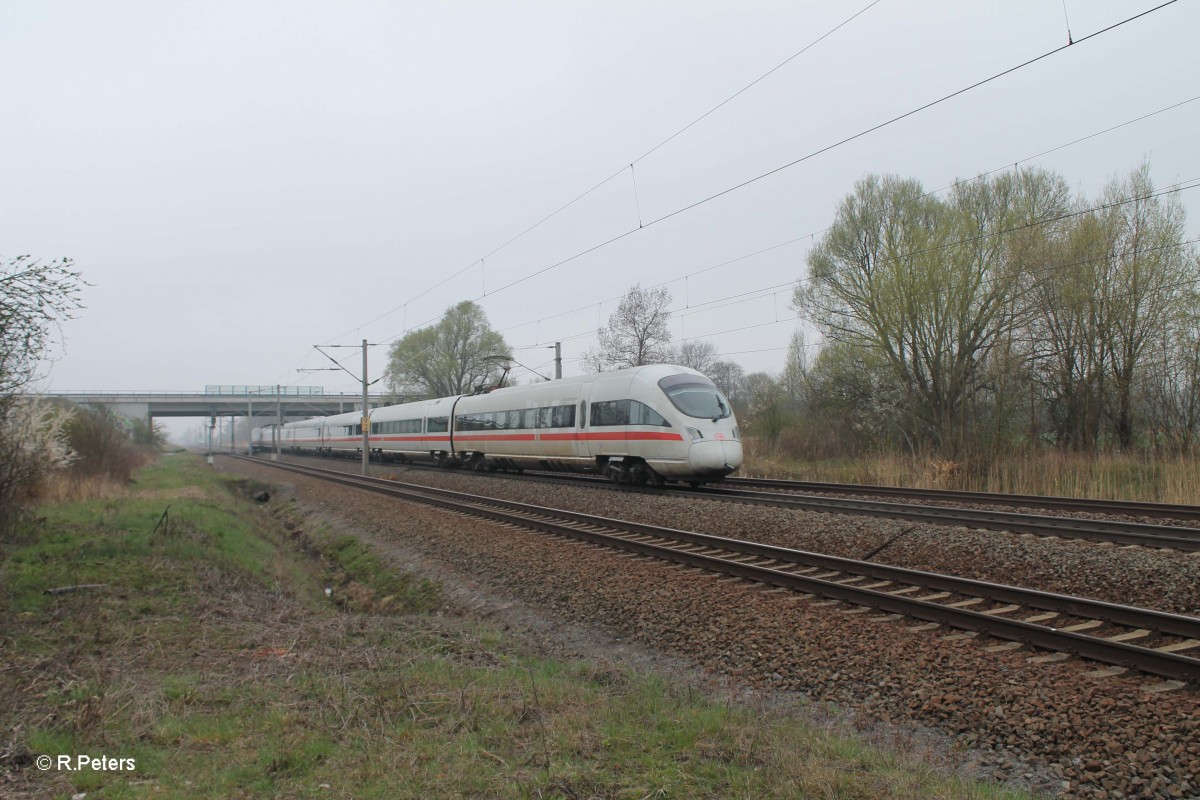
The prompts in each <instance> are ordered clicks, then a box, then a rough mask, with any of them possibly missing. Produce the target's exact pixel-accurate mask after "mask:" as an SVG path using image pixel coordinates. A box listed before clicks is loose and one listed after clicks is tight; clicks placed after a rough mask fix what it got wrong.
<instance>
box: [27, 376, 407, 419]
mask: <svg viewBox="0 0 1200 800" xmlns="http://www.w3.org/2000/svg"><path fill="white" fill-rule="evenodd" d="M42 396H43V397H50V398H54V397H57V398H64V399H67V400H70V401H72V402H74V403H76V404H78V405H80V406H85V407H86V406H107V407H108V408H111V409H112V410H113V411H115V412H116V413H118V414H120V415H121V416H124V417H129V418H131V419H146V420H152V419H154V418H155V417H265V418H269V420H267V421H271V422H273V421H275V419H277V418H279V417H282V418H283V419H285V420H286V419H300V418H304V417H318V416H329V415H330V414H340V413H342V412H343V411H359V410H361V408H362V394H354V393H337V394H326V393H325V390H324V389H323V388H322V387H320V386H224V385H213V386H205V387H204V391H203V392H195V391H191V392H189V391H140V392H135V391H109V390H88V391H54V392H43V393H42ZM367 399H368V401H369V405H370V406H371V408H377V407H379V406H382V405H387V404H390V403H394V402H397V401H396V400H394V399H392V396H391V395H384V394H373V395H368V398H367Z"/></svg>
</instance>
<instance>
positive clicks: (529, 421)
mask: <svg viewBox="0 0 1200 800" xmlns="http://www.w3.org/2000/svg"><path fill="white" fill-rule="evenodd" d="M522 416H523V419H522V421H521V427H522V428H526V429H529V428H536V427H537V409H536V408H527V409H525V411H524V412H522Z"/></svg>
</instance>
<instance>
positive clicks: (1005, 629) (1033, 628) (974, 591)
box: [232, 456, 1200, 683]
mask: <svg viewBox="0 0 1200 800" xmlns="http://www.w3.org/2000/svg"><path fill="white" fill-rule="evenodd" d="M232 457H233V458H237V459H240V460H250V461H253V462H254V463H259V464H263V463H265V464H267V465H269V466H273V467H276V468H279V469H283V470H287V471H291V472H295V473H298V474H302V475H306V476H309V477H315V478H319V479H322V480H327V481H331V482H334V483H339V484H342V485H345V486H350V487H353V488H359V489H365V490H368V491H372V492H376V493H382V494H386V495H390V496H394V497H398V498H401V499H405V500H410V501H416V502H420V503H424V504H427V505H433V506H436V507H440V508H445V509H448V510H452V511H455V512H458V513H467V514H472V515H476V516H481V517H485V518H487V519H491V520H493V521H498V522H506V523H509V524H514V525H518V526H520V527H525V528H531V529H534V530H539V531H542V532H544V533H549V534H553V535H560V536H567V537H571V538H575V539H581V540H584V541H589V542H592V543H593V544H597V545H601V546H604V547H614V548H619V549H623V550H628V551H631V552H635V553H639V554H641V555H646V556H650V557H653V558H657V559H666V560H669V561H673V562H676V563H679V564H683V565H685V566H690V567H697V568H700V569H703V570H708V571H713V572H721V573H724V574H728V575H734V576H737V577H740V578H745V579H748V580H751V581H755V582H758V583H762V584H766V585H770V586H778V587H781V588H787V589H792V590H795V591H801V592H806V593H811V594H815V595H821V596H823V597H829V598H833V599H837V600H841V601H845V602H848V603H852V604H855V605H860V606H868V607H873V608H878V609H880V610H882V611H888V612H890V613H897V614H903V615H906V616H910V617H915V618H917V619H922V620H927V621H930V622H937V623H943V624H946V625H949V626H951V627H954V628H959V629H964V630H973V631H978V632H982V633H986V634H988V635H991V636H995V637H997V638H1001V639H1008V640H1013V641H1020V642H1024V643H1027V644H1030V645H1033V646H1035V647H1041V648H1044V649H1048V650H1054V651H1059V652H1069V653H1074V654H1076V655H1078V656H1080V657H1083V658H1087V659H1091V660H1095V661H1100V662H1103V663H1108V664H1116V665H1120V666H1124V667H1130V668H1133V669H1136V670H1139V671H1142V672H1146V673H1150V674H1155V675H1160V676H1164V677H1170V678H1177V679H1180V680H1185V681H1189V682H1192V683H1196V682H1200V658H1193V657H1190V656H1185V655H1181V654H1179V653H1175V652H1164V651H1162V650H1158V649H1154V648H1149V647H1143V646H1141V645H1135V644H1131V643H1129V642H1124V641H1116V640H1114V639H1110V638H1104V637H1096V636H1089V635H1086V634H1082V633H1078V632H1074V631H1066V630H1057V629H1055V628H1053V627H1049V626H1045V625H1038V624H1034V623H1032V622H1029V621H1025V620H1016V619H1007V618H1005V617H1002V616H999V615H997V614H995V613H992V614H989V613H986V612H979V611H971V610H969V609H966V608H956V607H953V606H948V605H943V604H939V603H934V602H931V601H930V600H929V599H928V598H926V599H921V598H910V597H904V596H902V595H899V594H896V593H892V592H882V591H877V590H876V589H870V588H865V587H855V586H852V585H849V584H846V583H843V582H834V581H828V580H824V579H822V578H816V577H810V576H807V575H804V574H797V573H794V572H789V571H787V570H786V569H779V568H775V567H767V566H759V565H753V564H747V563H743V562H739V561H735V560H730V559H727V558H720V557H717V556H714V555H712V554H704V553H698V552H694V551H689V550H681V549H678V548H677V547H668V546H664V545H661V544H654V543H651V542H647V541H644V540H642V541H639V540H635V539H629V538H627V537H628V536H630V535H634V536H648V537H653V538H657V539H662V540H667V541H670V542H675V543H683V544H688V545H698V546H702V547H707V548H716V549H719V550H725V551H729V552H733V553H738V554H741V555H750V556H755V557H758V558H766V559H768V560H769V561H776V562H780V563H783V564H788V565H795V566H802V567H805V568H808V567H819V568H827V569H833V570H836V571H838V572H848V573H851V574H853V575H861V576H864V577H872V578H877V579H879V580H886V581H889V582H895V583H904V584H907V585H910V586H919V587H922V588H928V589H936V590H939V591H944V592H950V593H953V594H958V595H967V596H970V597H982V598H985V599H988V600H992V601H994V602H1006V603H1015V604H1018V605H1021V606H1025V607H1028V608H1031V609H1040V610H1045V611H1054V612H1056V613H1062V614H1067V615H1070V616H1074V617H1081V618H1087V619H1096V620H1103V621H1105V622H1109V623H1111V624H1114V625H1121V626H1127V627H1132V628H1138V629H1144V630H1150V631H1155V632H1158V633H1160V634H1163V635H1169V636H1178V637H1183V638H1186V639H1200V619H1198V618H1194V617H1188V616H1184V615H1179V614H1169V613H1165V612H1161V611H1154V610H1150V609H1140V608H1136V607H1131V606H1122V605H1119V604H1115V603H1107V602H1103V601H1098V600H1090V599H1087V598H1080V597H1072V596H1068V595H1057V594H1053V593H1049V592H1040V591H1034V590H1027V589H1021V588H1018V587H1013V586H1006V585H1003V584H990V583H986V582H983V581H975V580H970V579H965V578H955V577H953V576H949V575H941V574H938V573H929V572H921V571H919V570H909V569H903V568H899V567H889V566H886V565H882V564H876V563H874V562H867V561H855V560H852V559H842V558H837V557H834V556H827V555H823V554H820V553H811V552H807V551H801V550H792V549H788V548H781V547H775V546H772V545H764V544H759V543H755V542H747V541H741V540H735V539H725V538H722V537H717V536H711V535H709V534H703V533H697V532H692V531H681V530H675V529H670V528H661V527H657V526H653V525H644V524H641V523H633V522H626V521H621V520H614V519H609V518H606V517H598V516H594V515H590V514H583V513H579V512H571V511H563V510H560V509H553V508H546V507H542V506H534V505H529V504H525V503H517V502H513V501H508V500H499V499H496V498H488V497H480V496H476V495H470V494H465V493H462V492H454V491H451V490H448V489H435V488H432V487H426V486H416V485H413V484H403V483H399V482H397V481H392V480H387V479H383V478H369V477H361V476H357V475H350V474H348V473H344V472H339V471H336V470H328V469H324V468H319V467H311V466H306V465H298V464H290V463H285V462H263V461H259V460H257V459H247V458H246V457H245V456H232ZM597 529H599V530H597ZM606 531H608V532H606Z"/></svg>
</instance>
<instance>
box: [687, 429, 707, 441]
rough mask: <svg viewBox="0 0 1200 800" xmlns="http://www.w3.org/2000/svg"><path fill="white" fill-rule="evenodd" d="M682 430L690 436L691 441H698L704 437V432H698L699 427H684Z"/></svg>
mask: <svg viewBox="0 0 1200 800" xmlns="http://www.w3.org/2000/svg"><path fill="white" fill-rule="evenodd" d="M684 430H685V431H687V432H688V435H689V436H691V437H692V441H693V442H698V441H700V440H701V439H703V438H704V434H703V433H701V432H700V429H699V428H684Z"/></svg>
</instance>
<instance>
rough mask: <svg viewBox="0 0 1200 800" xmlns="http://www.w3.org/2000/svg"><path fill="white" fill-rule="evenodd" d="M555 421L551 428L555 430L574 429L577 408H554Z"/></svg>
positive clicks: (553, 420)
mask: <svg viewBox="0 0 1200 800" xmlns="http://www.w3.org/2000/svg"><path fill="white" fill-rule="evenodd" d="M553 411H554V413H553V419H552V423H553V424H552V425H551V427H554V428H574V427H575V406H573V405H571V406H554V409H553Z"/></svg>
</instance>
